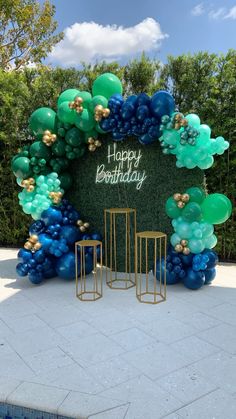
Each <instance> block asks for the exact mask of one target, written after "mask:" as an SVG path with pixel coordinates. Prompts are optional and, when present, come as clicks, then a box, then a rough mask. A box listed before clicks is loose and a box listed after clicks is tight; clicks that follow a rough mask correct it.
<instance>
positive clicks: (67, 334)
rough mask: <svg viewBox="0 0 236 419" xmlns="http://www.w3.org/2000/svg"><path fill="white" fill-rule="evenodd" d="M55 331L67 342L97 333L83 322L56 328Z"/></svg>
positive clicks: (91, 326)
mask: <svg viewBox="0 0 236 419" xmlns="http://www.w3.org/2000/svg"><path fill="white" fill-rule="evenodd" d="M56 331H57V332H58V333H60V334H61V335H62V336H63V337H64V338H65V339H67V340H69V341H70V340H74V339H79V338H83V337H85V336H90V335H93V334H94V333H97V329H95V327H93V325H90V324H89V323H87V322H85V321H83V320H81V321H78V322H76V323H72V324H68V325H66V326H61V327H57V328H56Z"/></svg>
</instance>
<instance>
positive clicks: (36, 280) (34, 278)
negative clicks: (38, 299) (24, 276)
mask: <svg viewBox="0 0 236 419" xmlns="http://www.w3.org/2000/svg"><path fill="white" fill-rule="evenodd" d="M29 280H30V281H31V282H32V284H35V285H38V284H40V283H41V282H42V280H43V274H42V272H37V271H32V272H30V273H29Z"/></svg>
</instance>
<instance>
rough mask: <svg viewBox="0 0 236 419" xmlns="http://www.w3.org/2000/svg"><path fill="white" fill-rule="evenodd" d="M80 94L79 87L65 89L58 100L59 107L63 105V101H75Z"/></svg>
mask: <svg viewBox="0 0 236 419" xmlns="http://www.w3.org/2000/svg"><path fill="white" fill-rule="evenodd" d="M79 95H80V91H79V90H78V89H67V90H64V92H62V93H61V94H60V96H59V97H58V100H57V107H59V106H60V105H61V103H63V102H73V101H74V99H75V97H76V96H79Z"/></svg>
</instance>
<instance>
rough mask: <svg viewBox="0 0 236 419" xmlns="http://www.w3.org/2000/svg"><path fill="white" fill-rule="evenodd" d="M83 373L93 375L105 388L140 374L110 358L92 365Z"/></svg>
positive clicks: (121, 362) (118, 360)
mask: <svg viewBox="0 0 236 419" xmlns="http://www.w3.org/2000/svg"><path fill="white" fill-rule="evenodd" d="M85 371H87V372H88V373H89V374H91V375H93V376H94V377H95V379H96V380H98V381H99V382H100V383H101V384H102V385H103V386H104V387H106V388H109V387H112V386H114V385H117V384H120V383H122V382H124V381H128V380H130V379H131V378H134V377H137V376H138V375H140V372H139V371H138V370H137V369H136V368H134V367H133V366H132V365H130V364H129V363H128V362H125V361H123V360H122V359H120V358H119V357H116V358H112V359H110V360H109V361H106V362H100V363H98V364H94V365H92V366H91V367H89V368H86V369H85Z"/></svg>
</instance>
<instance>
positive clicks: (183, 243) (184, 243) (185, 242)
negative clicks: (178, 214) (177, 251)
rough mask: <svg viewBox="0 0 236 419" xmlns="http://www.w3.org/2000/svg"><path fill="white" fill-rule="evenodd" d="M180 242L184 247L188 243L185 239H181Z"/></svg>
mask: <svg viewBox="0 0 236 419" xmlns="http://www.w3.org/2000/svg"><path fill="white" fill-rule="evenodd" d="M180 244H181V245H182V246H183V247H186V246H187V244H188V241H187V240H181V242H180Z"/></svg>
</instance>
